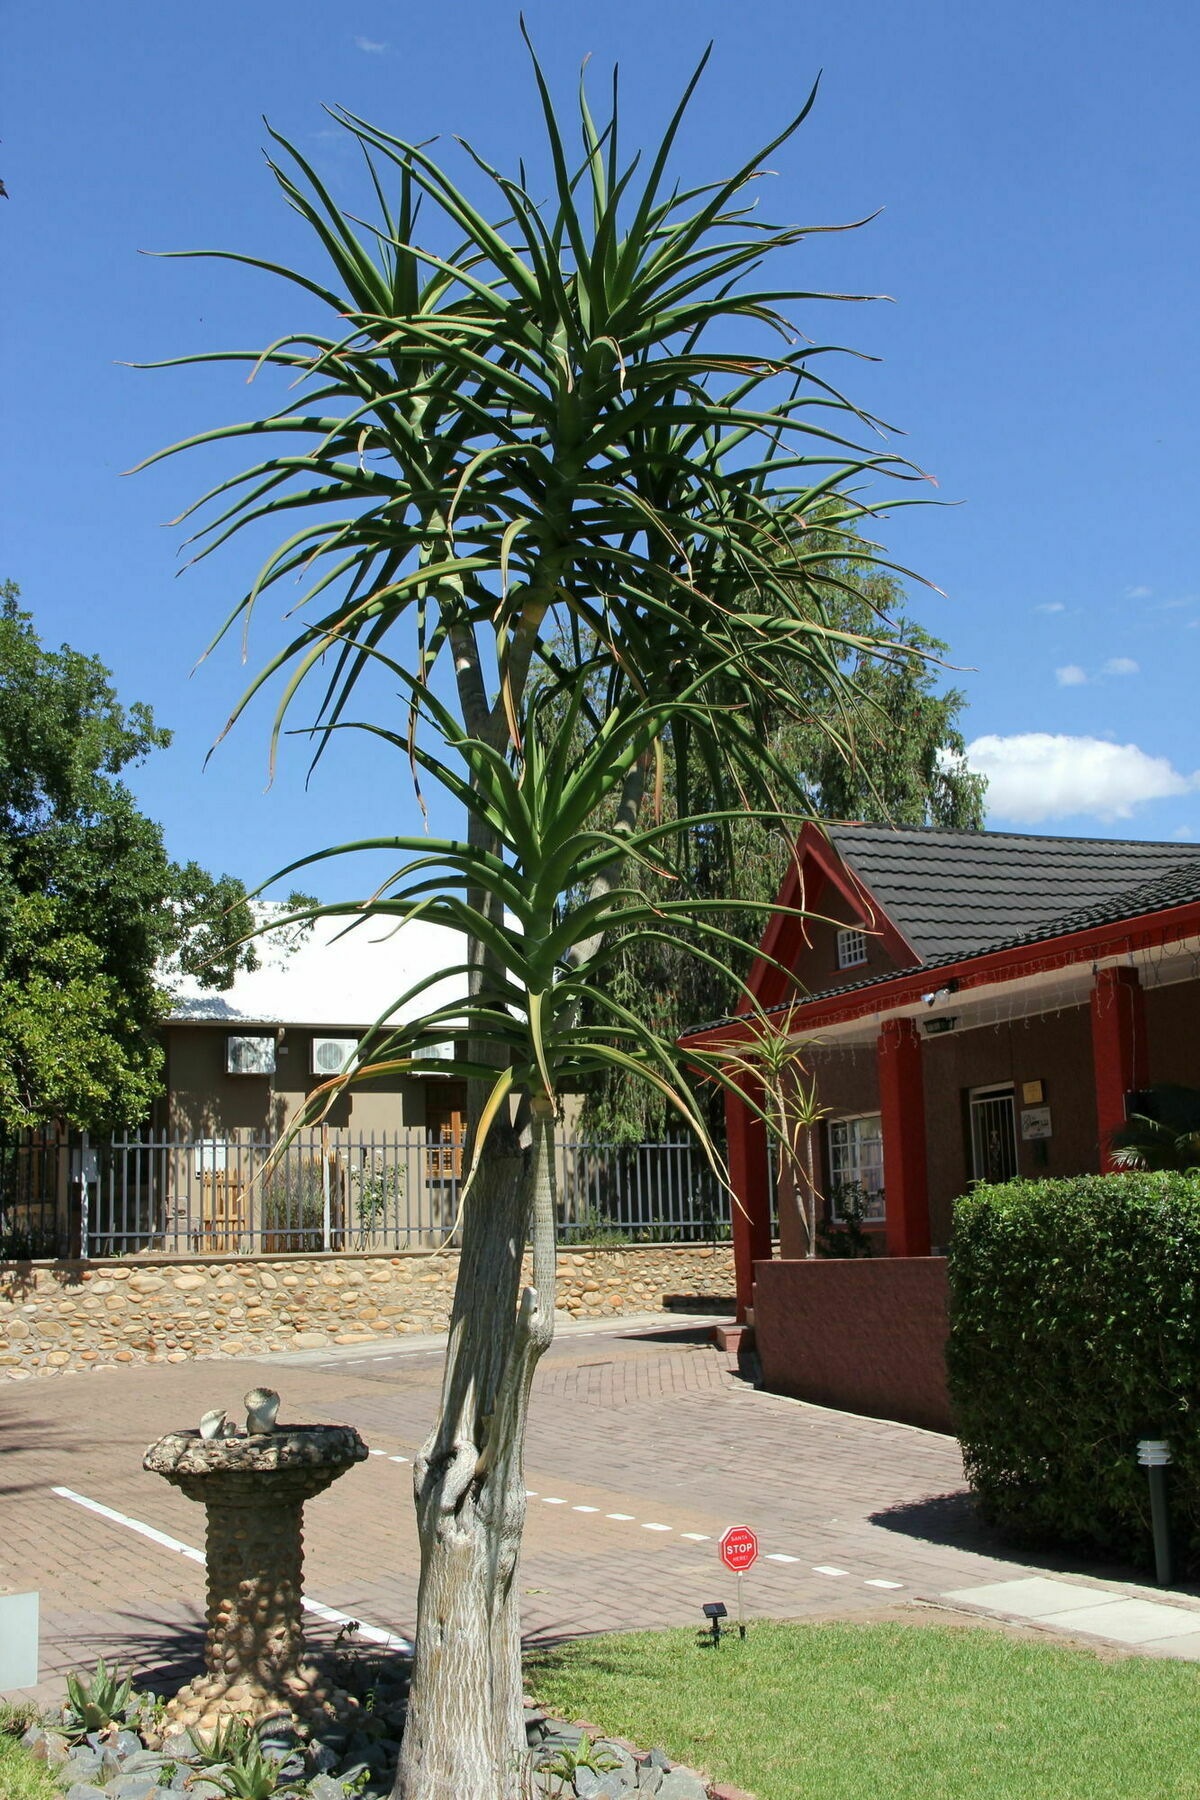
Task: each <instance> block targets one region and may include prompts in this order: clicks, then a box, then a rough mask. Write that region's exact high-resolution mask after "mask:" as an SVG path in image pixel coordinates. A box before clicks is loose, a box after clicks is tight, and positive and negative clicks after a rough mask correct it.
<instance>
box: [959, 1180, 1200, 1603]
mask: <svg viewBox="0 0 1200 1800" xmlns="http://www.w3.org/2000/svg"><path fill="white" fill-rule="evenodd" d="M950 1283H951V1292H952V1317H951V1333H950V1345H949V1351H948V1365H949V1372H950V1383H951V1393H952V1397H953V1402H954V1407H955V1412H956V1416H957V1419H958V1425H959V1433H960V1437H961V1440H962V1446H963V1456H964V1460H965V1463H966V1468H967V1473H968V1476H969V1478H970V1481H971V1485H972V1487H973V1488H974V1490H975V1493H976V1495H977V1496H978V1500H979V1504H980V1507H981V1509H982V1511H983V1513H984V1515H985V1516H986V1517H987V1518H988V1519H990V1520H992V1521H993V1522H994V1523H996V1524H997V1525H999V1526H1001V1527H1002V1528H1003V1529H1004V1530H1005V1531H1006V1532H1007V1533H1009V1534H1010V1535H1011V1536H1012V1537H1013V1538H1014V1539H1016V1540H1018V1541H1021V1542H1025V1543H1046V1544H1066V1545H1070V1546H1071V1547H1072V1549H1073V1550H1075V1551H1076V1552H1081V1551H1082V1552H1085V1553H1087V1552H1091V1553H1096V1554H1102V1555H1106V1556H1117V1557H1120V1558H1122V1559H1123V1560H1126V1561H1129V1562H1134V1563H1137V1564H1139V1565H1145V1564H1146V1563H1147V1561H1148V1559H1149V1557H1150V1548H1151V1538H1150V1517H1149V1498H1148V1493H1147V1483H1146V1473H1145V1470H1144V1469H1141V1468H1139V1467H1138V1466H1137V1460H1136V1445H1137V1441H1138V1439H1139V1438H1141V1437H1165V1438H1168V1439H1169V1440H1170V1442H1171V1448H1172V1453H1173V1456H1174V1464H1173V1467H1172V1469H1171V1471H1170V1476H1169V1480H1170V1490H1171V1497H1172V1509H1173V1513H1174V1518H1175V1527H1176V1532H1177V1537H1178V1547H1179V1552H1180V1560H1181V1562H1182V1563H1183V1564H1185V1565H1186V1566H1188V1567H1190V1568H1191V1569H1192V1570H1196V1569H1200V1479H1198V1478H1200V1413H1198V1412H1197V1410H1196V1394H1197V1389H1198V1387H1200V1305H1198V1304H1197V1302H1198V1299H1200V1180H1197V1179H1194V1178H1191V1177H1185V1176H1181V1175H1174V1174H1141V1175H1109V1176H1101V1175H1081V1176H1077V1177H1075V1178H1074V1179H1070V1180H1059V1181H1040V1182H1029V1181H1010V1182H1006V1183H1004V1184H1003V1185H1001V1186H995V1187H986V1186H981V1187H978V1188H976V1189H975V1190H974V1191H973V1192H972V1193H971V1194H970V1195H969V1196H968V1197H967V1198H965V1199H963V1200H960V1201H959V1203H958V1206H957V1209H956V1213H955V1225H954V1236H953V1241H952V1247H951V1253H950Z"/></svg>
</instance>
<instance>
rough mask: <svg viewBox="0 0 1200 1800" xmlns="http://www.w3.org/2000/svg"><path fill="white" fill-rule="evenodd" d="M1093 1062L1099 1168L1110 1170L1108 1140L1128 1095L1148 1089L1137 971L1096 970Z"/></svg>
mask: <svg viewBox="0 0 1200 1800" xmlns="http://www.w3.org/2000/svg"><path fill="white" fill-rule="evenodd" d="M1092 1062H1093V1065H1094V1068H1095V1078H1096V1123H1097V1125H1098V1126H1099V1131H1100V1167H1101V1169H1102V1170H1103V1171H1104V1173H1105V1174H1106V1175H1107V1174H1111V1172H1112V1169H1113V1162H1112V1159H1111V1157H1110V1156H1109V1154H1108V1140H1109V1136H1110V1134H1111V1133H1112V1132H1114V1131H1115V1130H1116V1129H1117V1127H1118V1126H1119V1125H1123V1124H1124V1123H1125V1096H1126V1094H1128V1093H1130V1092H1132V1090H1133V1089H1135V1088H1140V1087H1145V1085H1146V1082H1147V1079H1148V1064H1147V1060H1146V996H1145V993H1144V991H1143V989H1142V984H1141V981H1140V979H1139V978H1138V972H1137V970H1136V969H1130V968H1118V969H1098V970H1097V971H1096V981H1095V985H1094V987H1093V988H1092Z"/></svg>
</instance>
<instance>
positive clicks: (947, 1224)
mask: <svg viewBox="0 0 1200 1800" xmlns="http://www.w3.org/2000/svg"><path fill="white" fill-rule="evenodd" d="M1167 992H1174V990H1164V994H1163V995H1162V996H1152V998H1161V997H1165V994H1166V993H1167ZM1153 1031H1154V1028H1153V1026H1152V1027H1151V1034H1150V1035H1151V1042H1153ZM921 1048H922V1067H923V1069H924V1074H925V1131H926V1145H927V1151H928V1158H929V1217H930V1230H931V1233H932V1239H933V1242H934V1244H935V1245H939V1244H945V1243H947V1242H948V1240H949V1237H950V1229H951V1221H952V1215H953V1207H954V1202H955V1200H956V1199H958V1197H959V1196H960V1195H961V1194H964V1193H965V1192H966V1190H967V1187H968V1184H969V1182H970V1179H971V1161H970V1135H969V1123H968V1115H967V1102H968V1095H969V1092H970V1090H971V1089H972V1088H980V1087H989V1086H991V1085H993V1084H994V1085H996V1086H997V1087H1000V1086H1003V1085H1004V1084H1005V1083H1006V1082H1012V1083H1014V1084H1015V1088H1016V1094H1015V1102H1016V1110H1017V1114H1018V1128H1019V1117H1020V1111H1021V1104H1022V1102H1021V1087H1022V1084H1023V1083H1024V1082H1027V1081H1039V1080H1040V1081H1041V1083H1042V1085H1043V1091H1044V1095H1045V1102H1044V1103H1045V1104H1046V1105H1048V1106H1049V1107H1050V1111H1051V1118H1052V1124H1053V1136H1052V1137H1051V1138H1048V1139H1046V1140H1044V1143H1043V1145H1042V1146H1039V1145H1038V1144H1036V1143H1025V1142H1022V1141H1021V1140H1020V1139H1019V1138H1018V1144H1017V1155H1018V1159H1019V1168H1020V1172H1021V1174H1022V1175H1027V1176H1030V1177H1033V1178H1037V1177H1039V1176H1048V1175H1078V1174H1082V1173H1086V1172H1089V1171H1094V1170H1097V1169H1098V1168H1099V1167H1100V1153H1099V1144H1098V1140H1097V1127H1096V1096H1095V1085H1094V1082H1093V1077H1092V1040H1091V1015H1090V1011H1089V1008H1088V1007H1086V1006H1076V1007H1069V1008H1067V1009H1066V1010H1065V1011H1063V1012H1059V1013H1047V1014H1044V1015H1043V1016H1041V1017H1035V1018H1031V1019H1020V1020H1017V1021H1015V1022H1013V1023H1012V1024H1007V1023H1006V1024H1000V1025H995V1026H990V1025H985V1026H979V1027H976V1028H975V1029H973V1030H970V1031H954V1032H948V1033H947V1034H946V1035H945V1036H943V1037H934V1038H925V1039H923V1041H922V1046H921ZM809 1061H810V1065H811V1068H812V1071H813V1073H814V1074H815V1076H816V1080H817V1095H818V1099H819V1100H820V1102H821V1104H822V1105H823V1106H824V1107H825V1108H826V1111H827V1113H828V1115H829V1116H831V1117H833V1118H840V1117H844V1116H845V1115H847V1114H849V1113H862V1112H873V1111H876V1110H877V1109H878V1107H879V1079H878V1073H877V1067H876V1059H875V1050H874V1048H873V1047H867V1046H862V1047H860V1048H858V1049H854V1050H850V1049H847V1050H838V1049H836V1048H835V1047H834V1046H832V1045H831V1046H829V1047H828V1048H827V1049H824V1050H814V1051H813V1052H812V1053H811V1055H810V1059H809ZM819 1135H820V1137H821V1139H822V1154H821V1171H820V1175H821V1181H822V1183H823V1185H824V1188H825V1189H826V1191H827V1189H828V1184H829V1169H828V1166H827V1163H826V1160H825V1155H824V1142H823V1140H824V1135H825V1134H824V1133H823V1132H822V1133H820V1134H819ZM787 1247H788V1248H789V1249H790V1248H792V1247H793V1246H792V1245H791V1243H790V1242H789V1243H788V1245H787Z"/></svg>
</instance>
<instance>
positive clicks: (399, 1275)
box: [0, 1244, 733, 1380]
mask: <svg viewBox="0 0 1200 1800" xmlns="http://www.w3.org/2000/svg"><path fill="white" fill-rule="evenodd" d="M457 1269H458V1255H457V1252H456V1251H447V1252H445V1253H444V1254H442V1255H436V1256H435V1255H431V1254H430V1253H429V1252H424V1251H411V1252H405V1253H402V1254H393V1255H378V1254H371V1253H364V1254H361V1255H354V1254H349V1255H347V1254H337V1255H330V1256H303V1257H296V1256H263V1257H207V1258H203V1259H201V1258H196V1257H180V1258H170V1257H153V1258H150V1257H137V1258H130V1259H129V1260H127V1261H110V1262H35V1263H6V1264H4V1265H3V1266H0V1374H4V1375H7V1376H8V1377H9V1378H10V1379H15V1380H22V1379H24V1378H25V1377H27V1376H30V1375H52V1374H57V1373H59V1372H60V1371H62V1370H66V1369H89V1368H92V1369H94V1368H106V1367H110V1366H112V1365H113V1364H116V1363H131V1362H187V1361H189V1360H190V1359H191V1358H193V1357H205V1356H248V1355H253V1354H254V1352H256V1351H258V1352H262V1351H269V1350H309V1349H316V1348H318V1347H320V1346H322V1345H325V1344H358V1343H369V1342H370V1341H371V1340H372V1339H375V1338H386V1337H392V1336H395V1335H396V1334H398V1333H403V1332H413V1331H417V1332H421V1331H444V1330H445V1328H446V1321H447V1318H448V1315H449V1310H450V1297H451V1294H452V1292H453V1288H454V1279H455V1275H456V1273H457ZM525 1278H526V1280H528V1279H529V1270H528V1267H526V1272H525ZM732 1293H733V1255H732V1251H731V1250H730V1247H729V1246H728V1245H727V1244H720V1245H716V1246H715V1247H714V1246H712V1245H693V1244H688V1245H669V1244H667V1245H664V1244H645V1245H640V1244H639V1245H636V1246H632V1247H629V1248H622V1249H612V1250H592V1249H582V1248H572V1249H569V1250H567V1251H565V1252H564V1253H563V1254H562V1255H561V1256H560V1258H559V1281H558V1306H559V1309H560V1311H561V1312H563V1313H566V1314H567V1315H569V1316H570V1317H572V1318H612V1317H619V1316H620V1315H621V1314H622V1313H639V1312H653V1311H655V1310H657V1309H658V1308H659V1307H661V1306H662V1304H663V1300H664V1297H665V1296H666V1295H668V1294H689V1295H690V1294H695V1295H705V1296H711V1297H712V1298H713V1300H714V1301H718V1300H727V1299H728V1298H729V1296H731V1295H732Z"/></svg>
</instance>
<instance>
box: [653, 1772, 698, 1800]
mask: <svg viewBox="0 0 1200 1800" xmlns="http://www.w3.org/2000/svg"><path fill="white" fill-rule="evenodd" d="M658 1800H708V1787H707V1785H706V1784H705V1783H704V1782H703V1781H701V1779H700V1777H699V1776H698V1775H697V1774H696V1772H695V1770H694V1769H684V1768H674V1769H672V1770H671V1771H670V1773H669V1774H667V1775H664V1776H663V1778H662V1785H661V1786H660V1788H659V1790H658Z"/></svg>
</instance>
